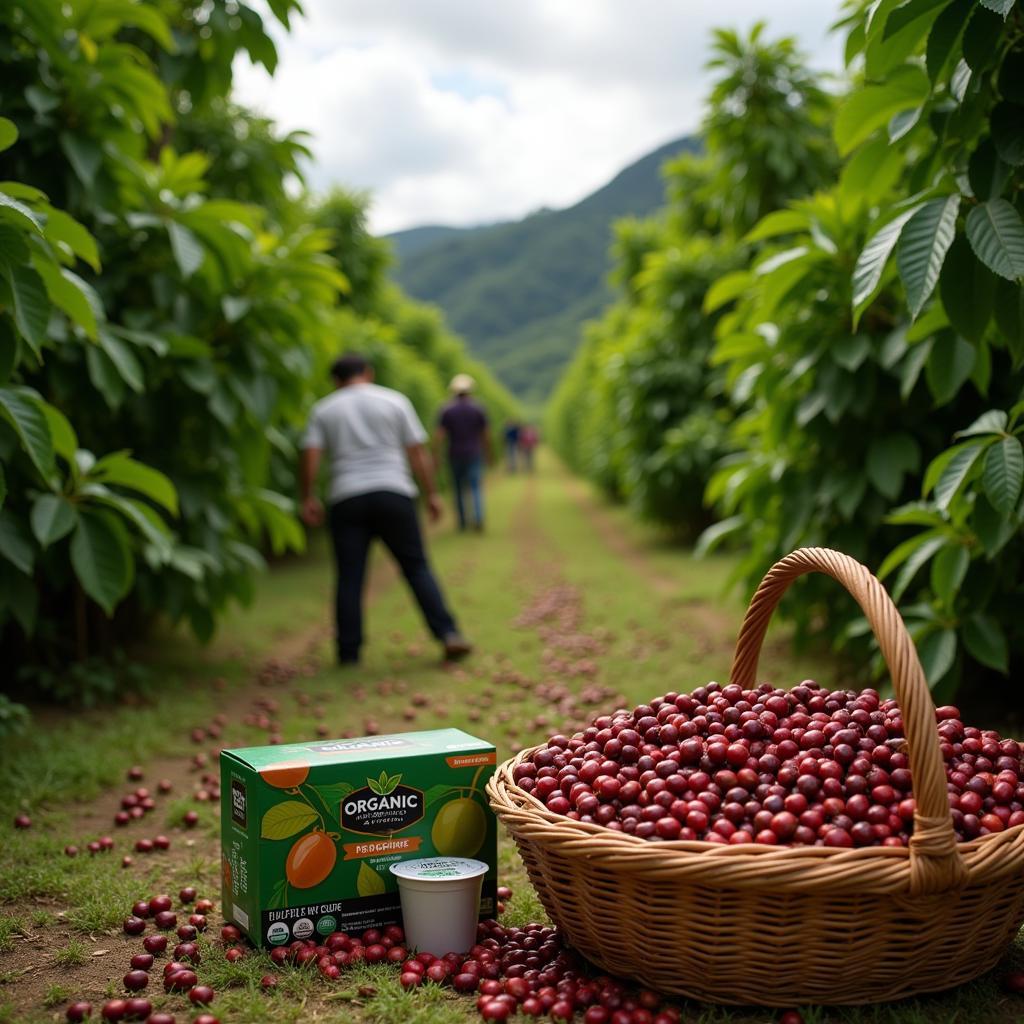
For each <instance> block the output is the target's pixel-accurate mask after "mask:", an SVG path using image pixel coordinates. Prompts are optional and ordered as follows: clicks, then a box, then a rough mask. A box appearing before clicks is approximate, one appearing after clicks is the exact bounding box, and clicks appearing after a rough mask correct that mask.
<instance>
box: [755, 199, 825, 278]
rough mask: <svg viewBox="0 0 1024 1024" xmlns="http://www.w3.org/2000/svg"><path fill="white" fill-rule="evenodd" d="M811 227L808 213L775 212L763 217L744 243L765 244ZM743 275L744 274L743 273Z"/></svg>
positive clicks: (793, 211) (794, 211)
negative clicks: (769, 240)
mask: <svg viewBox="0 0 1024 1024" xmlns="http://www.w3.org/2000/svg"><path fill="white" fill-rule="evenodd" d="M809 227H810V222H809V220H808V219H807V214H806V213H800V212H799V211H798V210H775V211H774V212H773V213H769V214H768V215H767V216H764V217H762V218H761V219H760V220H759V221H758V222H757V223H756V224H755V225H754V226H753V227H752V228H751V229H750V231H748V232H747V234H746V235H745V236H744V238H743V241H744V242H763V241H764V240H765V239H766V238H777V237H778V236H779V235H792V234H794V233H796V232H803V231H806V230H807V229H808V228H809ZM741 273H742V272H741Z"/></svg>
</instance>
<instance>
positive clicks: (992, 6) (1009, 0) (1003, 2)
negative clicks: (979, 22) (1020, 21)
mask: <svg viewBox="0 0 1024 1024" xmlns="http://www.w3.org/2000/svg"><path fill="white" fill-rule="evenodd" d="M1014 3H1016V0H981V6H982V7H987V8H988V9H989V10H990V11H995V12H996V14H998V15H999V16H1000V17H1001V18H1002V19H1003V21H1005V20H1006V19H1007V18H1008V17H1009V16H1010V11H1012V10H1013V5H1014Z"/></svg>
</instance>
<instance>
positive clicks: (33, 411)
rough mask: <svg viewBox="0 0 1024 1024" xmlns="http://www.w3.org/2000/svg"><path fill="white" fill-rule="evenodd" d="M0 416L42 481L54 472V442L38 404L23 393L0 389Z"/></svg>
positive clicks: (33, 398) (32, 397)
mask: <svg viewBox="0 0 1024 1024" xmlns="http://www.w3.org/2000/svg"><path fill="white" fill-rule="evenodd" d="M0 416H3V418H4V419H6V420H7V422H8V423H10V424H11V426H12V427H14V432H15V433H16V434H17V435H18V440H19V441H20V442H21V447H22V449H23V450H24V451H25V453H26V454H27V455H28V457H29V458H30V459H31V460H32V464H33V465H34V466H35V467H36V469H37V470H38V471H39V475H40V476H42V477H43V479H44V480H49V478H50V476H51V475H52V474H53V472H54V471H55V469H56V463H55V462H54V457H53V439H52V437H51V436H50V427H49V424H48V423H47V421H46V416H45V414H44V412H43V406H42V403H41V402H40V400H39V399H38V398H36V397H34V396H33V395H30V394H28V393H27V392H25V391H20V390H15V389H13V388H0Z"/></svg>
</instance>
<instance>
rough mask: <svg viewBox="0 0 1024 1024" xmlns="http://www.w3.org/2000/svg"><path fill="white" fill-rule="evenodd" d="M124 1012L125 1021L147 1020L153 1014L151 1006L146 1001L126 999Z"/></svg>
mask: <svg viewBox="0 0 1024 1024" xmlns="http://www.w3.org/2000/svg"><path fill="white" fill-rule="evenodd" d="M126 1002H127V1006H126V1007H125V1011H124V1019H125V1020H147V1019H148V1018H149V1015H150V1014H151V1013H152V1012H153V1004H152V1003H151V1002H150V1001H149V1000H148V999H139V998H135V999H128V1000H126Z"/></svg>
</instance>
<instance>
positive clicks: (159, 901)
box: [149, 893, 174, 914]
mask: <svg viewBox="0 0 1024 1024" xmlns="http://www.w3.org/2000/svg"><path fill="white" fill-rule="evenodd" d="M172 906H174V904H173V903H172V901H171V897H170V896H168V895H167V894H166V893H161V894H160V895H159V896H153V897H151V898H150V901H149V909H150V910H151V911H152V912H153V913H154V914H159V913H161V912H163V911H165V910H170V909H171V907H172Z"/></svg>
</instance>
